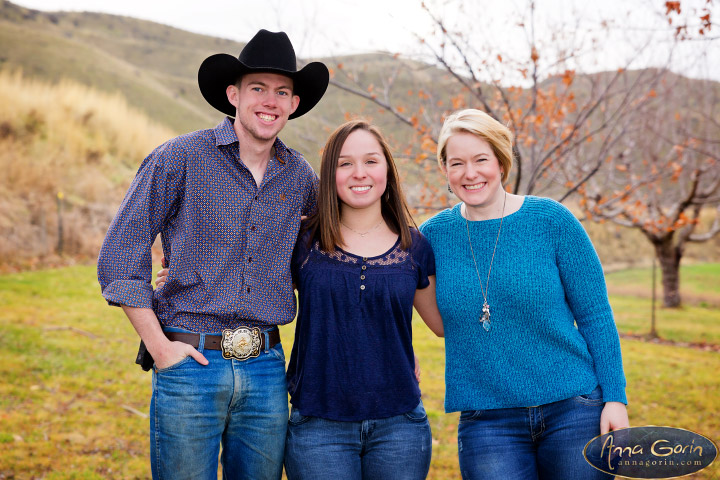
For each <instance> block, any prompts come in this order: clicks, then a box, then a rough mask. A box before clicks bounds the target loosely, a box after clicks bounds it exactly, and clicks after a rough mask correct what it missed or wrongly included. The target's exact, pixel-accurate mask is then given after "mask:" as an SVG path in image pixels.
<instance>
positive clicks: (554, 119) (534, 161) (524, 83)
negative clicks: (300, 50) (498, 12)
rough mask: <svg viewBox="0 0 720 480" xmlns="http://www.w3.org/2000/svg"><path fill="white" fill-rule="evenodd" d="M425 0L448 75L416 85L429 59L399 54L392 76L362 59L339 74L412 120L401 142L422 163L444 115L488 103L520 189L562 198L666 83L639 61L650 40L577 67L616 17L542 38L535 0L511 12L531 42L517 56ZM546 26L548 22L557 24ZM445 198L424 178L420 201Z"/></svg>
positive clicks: (350, 88) (458, 13)
mask: <svg viewBox="0 0 720 480" xmlns="http://www.w3.org/2000/svg"><path fill="white" fill-rule="evenodd" d="M422 5H423V8H424V9H425V11H426V12H427V14H428V15H429V16H430V18H432V21H433V23H434V25H435V32H434V35H432V36H431V37H430V38H418V40H419V42H420V43H421V44H422V45H423V46H424V48H425V52H426V54H429V55H430V56H431V60H432V62H433V63H434V64H435V65H436V66H437V67H439V72H441V73H442V76H439V77H435V78H433V79H432V83H427V81H426V82H425V83H423V82H421V81H418V82H416V83H415V85H414V87H410V88H408V82H407V78H412V77H413V75H414V72H413V70H414V71H417V70H419V69H421V68H422V67H420V66H419V64H418V62H414V61H412V60H407V59H397V61H396V62H394V65H393V66H392V67H391V68H388V69H385V70H384V72H385V75H384V76H383V77H380V78H375V79H373V80H372V81H370V80H368V79H367V78H364V77H363V76H362V75H360V74H358V71H357V68H349V67H348V66H347V65H343V64H337V65H336V68H335V70H334V73H335V74H334V76H333V79H332V80H331V83H332V84H333V85H335V86H336V87H338V88H340V89H342V90H344V91H347V92H350V93H353V94H354V95H356V96H359V97H361V98H363V99H365V100H366V101H368V102H369V103H370V104H372V105H374V106H376V107H379V109H381V110H382V111H385V112H389V113H390V114H391V115H392V117H393V118H394V119H395V120H396V121H397V122H400V123H401V124H403V125H406V126H407V127H409V128H410V129H411V130H412V132H413V135H412V136H411V137H410V138H409V140H408V144H407V147H406V148H404V149H401V150H402V151H403V152H404V153H405V154H406V156H408V157H410V158H411V159H412V160H414V163H415V164H416V165H417V166H418V168H420V170H421V171H426V170H427V169H428V168H427V167H428V163H430V164H432V161H433V157H434V151H435V146H436V142H437V134H438V132H439V129H440V127H441V125H442V120H443V118H444V117H445V116H446V115H447V114H448V113H449V112H451V111H453V110H456V109H458V108H463V107H475V108H480V109H482V110H484V111H486V112H487V113H489V114H490V115H492V116H493V117H494V118H496V119H498V120H499V121H501V122H503V123H505V124H507V125H508V126H509V127H510V128H511V130H512V131H513V133H514V134H515V138H516V146H515V161H516V165H517V168H516V169H514V171H515V176H514V178H513V179H512V184H511V189H512V190H513V191H514V192H516V193H523V194H545V195H549V196H552V197H555V198H557V199H559V200H560V201H563V200H565V199H566V198H568V197H569V196H570V195H572V194H573V193H575V192H576V191H577V190H578V189H579V188H580V187H582V186H583V185H584V184H585V183H586V182H587V181H588V180H589V179H590V178H591V177H592V176H594V175H595V174H597V173H598V171H600V170H601V168H602V166H603V164H604V163H605V162H606V161H607V157H608V156H609V155H611V154H612V152H613V150H614V149H615V148H616V146H617V144H618V142H619V141H620V139H621V138H623V136H624V135H626V134H627V133H628V129H629V128H630V126H629V125H628V122H627V121H626V120H625V118H626V117H627V114H628V113H629V112H631V111H633V110H636V109H638V108H641V107H642V105H643V104H645V103H647V102H648V101H650V100H652V98H651V97H650V95H649V93H650V92H651V91H653V90H654V89H656V88H657V82H658V81H659V78H660V71H659V70H657V69H655V70H641V71H630V67H632V66H633V65H634V63H635V62H636V61H637V59H638V58H639V57H640V56H641V55H642V54H643V52H644V51H645V49H646V48H647V46H648V44H649V41H648V42H646V43H645V44H644V45H639V46H638V47H637V49H636V51H635V52H634V55H630V56H629V57H628V59H627V60H626V61H625V62H624V63H623V64H622V67H621V68H619V69H617V70H615V71H612V72H605V73H598V74H591V75H587V74H585V75H578V74H576V70H575V68H574V66H576V65H577V64H578V63H579V62H580V59H581V58H586V57H587V56H588V55H589V54H590V53H592V52H593V51H595V50H600V49H602V45H601V44H599V43H598V41H597V38H598V37H601V36H602V35H603V34H604V32H605V31H606V30H609V29H611V28H613V26H612V25H610V24H609V23H607V22H598V25H599V26H598V29H599V30H597V31H594V32H591V34H588V35H585V36H582V37H583V38H579V37H580V36H581V35H580V34H579V33H578V32H580V31H582V29H583V25H580V24H579V21H577V22H578V23H577V24H569V25H564V26H563V27H562V28H557V31H555V32H554V33H553V34H552V35H551V36H550V38H549V39H548V38H545V39H539V38H538V35H537V34H536V29H537V28H538V25H539V24H540V23H541V21H540V20H538V18H537V16H536V12H537V9H536V6H535V2H534V1H532V0H531V1H528V2H527V4H526V9H525V10H524V11H523V12H520V13H518V15H517V18H514V19H511V21H510V22H508V27H509V28H510V27H512V28H515V29H516V30H517V33H518V36H521V37H522V38H524V39H525V44H524V47H523V48H522V49H520V51H519V52H518V53H517V54H516V56H515V58H512V57H511V56H510V55H508V54H506V53H505V52H502V51H501V50H500V49H498V48H497V47H493V46H492V45H489V44H488V45H484V44H482V45H480V46H478V45H479V43H478V40H477V36H475V35H472V32H468V30H467V29H465V28H463V27H462V26H450V24H449V23H450V21H451V20H450V19H448V18H445V16H443V13H441V12H439V10H441V9H442V8H440V7H437V9H434V8H432V7H430V6H429V5H427V4H425V3H423V4H422ZM445 6H447V5H445ZM453 7H455V8H456V10H454V11H455V15H453V18H454V19H458V18H463V19H466V18H471V19H472V18H473V15H478V13H477V12H470V11H467V9H468V8H472V6H471V5H470V4H469V3H466V2H454V3H453ZM447 11H448V9H447V8H446V10H445V12H447ZM445 15H447V16H450V15H448V14H447V13H445ZM474 20H475V21H474V22H473V23H474V25H475V26H476V28H477V29H478V30H483V29H484V28H486V27H487V26H488V25H489V24H490V23H491V22H497V19H492V18H487V17H484V18H483V17H482V16H481V15H480V16H478V17H477V18H475V19H474ZM483 21H484V22H483ZM572 21H573V20H568V22H572ZM543 29H544V30H545V31H547V30H548V29H549V27H548V25H543ZM587 37H591V38H590V39H588V38H587ZM396 57H397V56H396ZM400 79H405V80H404V81H400ZM398 85H400V88H398ZM405 91H407V92H408V93H409V94H410V95H406V94H405ZM588 143H592V144H593V145H594V146H595V148H593V149H588V148H582V151H583V156H582V157H580V156H578V152H579V151H580V150H581V147H584V146H585V145H586V144H588ZM446 203H447V199H446V197H445V194H444V193H443V191H442V189H440V188H437V186H433V185H432V182H427V181H425V182H424V192H423V195H422V196H421V197H420V199H419V201H418V202H416V203H415V204H414V206H415V207H416V209H423V208H424V209H434V208H437V207H438V205H440V206H442V205H443V204H446Z"/></svg>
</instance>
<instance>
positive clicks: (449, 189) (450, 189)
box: [448, 182, 453, 193]
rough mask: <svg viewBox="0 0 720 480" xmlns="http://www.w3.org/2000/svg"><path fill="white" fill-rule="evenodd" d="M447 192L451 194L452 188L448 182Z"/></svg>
mask: <svg viewBox="0 0 720 480" xmlns="http://www.w3.org/2000/svg"><path fill="white" fill-rule="evenodd" d="M448 192H450V193H453V191H452V188H450V182H448Z"/></svg>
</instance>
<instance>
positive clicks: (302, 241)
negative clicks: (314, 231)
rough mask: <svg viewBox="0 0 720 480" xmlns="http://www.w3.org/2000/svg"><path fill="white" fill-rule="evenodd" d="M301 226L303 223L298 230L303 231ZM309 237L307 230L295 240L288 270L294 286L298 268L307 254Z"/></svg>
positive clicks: (298, 274) (297, 277)
mask: <svg viewBox="0 0 720 480" xmlns="http://www.w3.org/2000/svg"><path fill="white" fill-rule="evenodd" d="M303 226H304V225H301V227H300V232H303ZM309 238H310V232H309V231H304V232H303V233H301V234H300V237H299V238H298V240H297V242H295V248H294V249H293V254H292V260H291V261H290V272H291V273H292V282H293V284H294V285H295V286H296V287H297V286H298V279H299V276H300V269H301V268H302V265H303V263H304V262H305V259H306V258H307V256H308V254H309V248H308V241H309Z"/></svg>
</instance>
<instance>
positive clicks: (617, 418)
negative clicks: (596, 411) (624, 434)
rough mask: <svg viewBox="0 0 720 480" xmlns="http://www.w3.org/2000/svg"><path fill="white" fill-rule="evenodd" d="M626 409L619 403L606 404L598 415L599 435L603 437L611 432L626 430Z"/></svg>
mask: <svg viewBox="0 0 720 480" xmlns="http://www.w3.org/2000/svg"><path fill="white" fill-rule="evenodd" d="M629 426H630V420H628V413H627V407H626V406H625V404H624V403H621V402H607V403H605V407H604V408H603V411H602V414H601V415H600V435H605V434H606V433H608V432H610V431H612V430H618V429H621V428H628V427H629Z"/></svg>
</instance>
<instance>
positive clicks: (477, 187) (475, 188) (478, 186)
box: [465, 183, 487, 190]
mask: <svg viewBox="0 0 720 480" xmlns="http://www.w3.org/2000/svg"><path fill="white" fill-rule="evenodd" d="M485 185H487V184H486V183H477V184H475V185H465V188H466V189H467V190H480V189H481V188H483V187H484V186H485Z"/></svg>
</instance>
